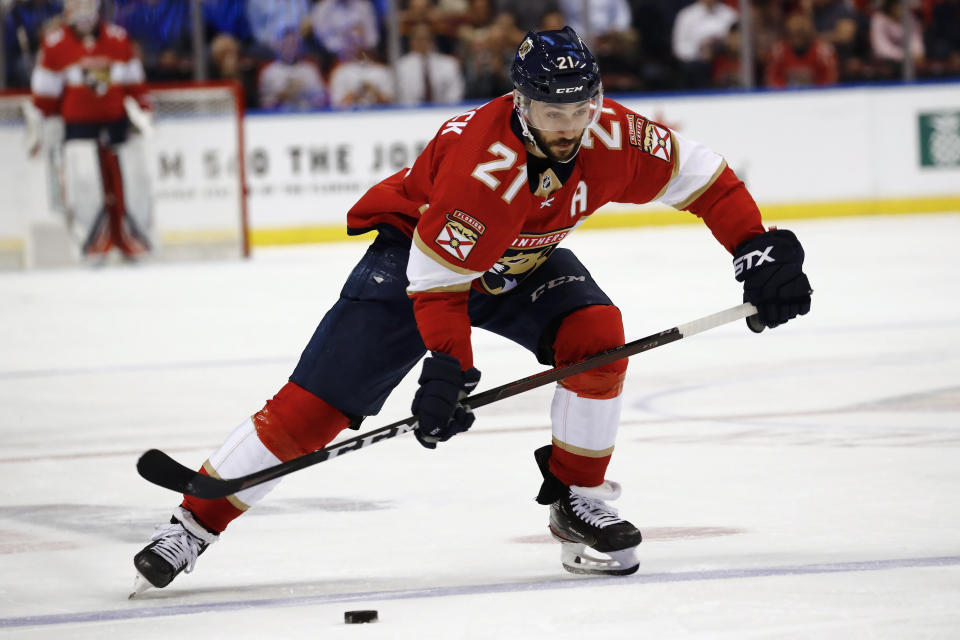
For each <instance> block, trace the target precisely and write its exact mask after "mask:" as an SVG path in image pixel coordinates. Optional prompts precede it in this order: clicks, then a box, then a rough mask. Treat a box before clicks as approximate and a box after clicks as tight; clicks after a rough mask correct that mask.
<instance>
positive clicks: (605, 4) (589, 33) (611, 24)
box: [559, 0, 631, 69]
mask: <svg viewBox="0 0 960 640" xmlns="http://www.w3.org/2000/svg"><path fill="white" fill-rule="evenodd" d="M559 2H560V10H561V11H563V15H564V16H565V17H566V19H567V24H568V25H569V26H570V27H572V28H573V30H574V31H576V32H577V33H578V34H580V35H581V37H583V39H584V40H588V41H590V43H591V46H592V43H593V41H594V40H595V39H596V38H597V36H600V35H605V34H610V33H622V32H625V31H630V30H631V27H630V21H631V14H630V5H629V4H627V0H590V2H587V3H585V2H583V0H559ZM584 9H586V11H584ZM600 68H601V69H604V67H603V66H601V67H600Z"/></svg>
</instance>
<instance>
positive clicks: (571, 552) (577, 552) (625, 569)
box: [560, 542, 640, 576]
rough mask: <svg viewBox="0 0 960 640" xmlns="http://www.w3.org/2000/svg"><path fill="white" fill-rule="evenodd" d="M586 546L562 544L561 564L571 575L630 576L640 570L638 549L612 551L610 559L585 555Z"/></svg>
mask: <svg viewBox="0 0 960 640" xmlns="http://www.w3.org/2000/svg"><path fill="white" fill-rule="evenodd" d="M584 550H585V545H583V544H580V543H573V542H564V543H562V544H561V552H560V563H561V564H562V565H563V568H564V569H566V570H567V571H569V572H570V573H577V574H581V575H583V574H586V575H606V576H628V575H630V574H632V573H636V572H637V569H639V568H640V561H639V560H638V559H637V553H636V549H635V548H633V547H631V548H629V549H623V550H620V551H610V552H609V553H607V555H609V556H610V557H609V558H598V557H596V556H591V555H589V554H587V553H584Z"/></svg>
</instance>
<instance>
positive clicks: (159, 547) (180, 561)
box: [130, 507, 218, 598]
mask: <svg viewBox="0 0 960 640" xmlns="http://www.w3.org/2000/svg"><path fill="white" fill-rule="evenodd" d="M152 540H153V541H152V542H151V543H150V544H148V545H147V546H145V547H144V548H143V549H142V550H141V551H140V552H139V553H138V554H137V555H135V556H134V557H133V566H134V567H136V569H137V575H136V577H135V578H134V585H133V592H132V593H131V594H130V597H131V598H134V597H136V596H137V595H139V594H141V593H143V592H144V591H146V590H147V589H150V588H151V587H156V588H157V589H162V588H163V587H165V586H167V585H168V584H170V583H171V582H173V579H174V578H176V577H177V576H178V575H179V574H180V573H181V572H185V573H190V572H191V571H193V567H194V565H195V564H196V562H197V557H198V556H199V555H200V554H201V553H203V552H204V551H206V550H207V547H208V546H210V545H211V544H213V543H214V542H216V541H217V540H218V536H217V535H216V534H213V533H211V532H210V531H207V530H206V529H205V528H204V527H203V526H202V525H200V523H198V522H197V521H196V520H195V519H194V518H193V514H191V513H190V512H189V511H187V510H186V509H183V508H182V507H178V508H177V510H176V512H175V513H174V515H173V517H171V518H170V524H162V525H157V527H156V531H155V532H154V534H153V538H152Z"/></svg>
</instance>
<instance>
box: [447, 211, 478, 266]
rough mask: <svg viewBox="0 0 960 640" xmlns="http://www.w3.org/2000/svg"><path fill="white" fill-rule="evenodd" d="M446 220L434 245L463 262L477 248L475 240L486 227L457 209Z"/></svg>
mask: <svg viewBox="0 0 960 640" xmlns="http://www.w3.org/2000/svg"><path fill="white" fill-rule="evenodd" d="M446 218H447V224H445V225H443V229H441V230H440V234H439V235H438V236H437V240H436V243H437V244H438V245H440V248H441V249H443V250H444V251H446V252H447V253H449V254H450V255H452V256H453V257H454V258H456V259H457V260H460V261H461V262H463V261H465V260H466V259H467V256H468V255H470V252H471V251H473V248H474V247H475V246H477V240H478V239H479V238H480V236H482V235H483V232H484V231H485V230H486V227H485V226H484V224H483V223H482V222H480V221H479V220H477V219H476V218H474V217H473V216H471V215H470V214H468V213H465V212H463V211H460V210H459V209H457V210H455V211H454V212H453V213H448V214H447V215H446Z"/></svg>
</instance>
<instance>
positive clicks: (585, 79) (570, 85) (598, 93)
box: [510, 27, 603, 130]
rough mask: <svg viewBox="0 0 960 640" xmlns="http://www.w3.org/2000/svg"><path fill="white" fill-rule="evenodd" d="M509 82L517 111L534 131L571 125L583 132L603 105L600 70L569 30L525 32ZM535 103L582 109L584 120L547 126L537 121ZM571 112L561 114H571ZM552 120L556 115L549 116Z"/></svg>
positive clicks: (595, 61) (577, 38)
mask: <svg viewBox="0 0 960 640" xmlns="http://www.w3.org/2000/svg"><path fill="white" fill-rule="evenodd" d="M510 79H511V80H512V81H513V86H514V88H515V89H516V90H517V92H516V94H515V103H516V105H517V110H518V111H519V112H520V115H521V116H523V117H524V118H525V119H526V120H527V121H528V122H529V123H530V124H532V125H533V126H534V127H536V128H538V129H547V130H559V129H567V128H570V127H571V126H572V125H571V122H572V123H573V126H575V128H583V127H585V126H588V125H589V124H590V123H591V122H595V121H596V119H597V117H598V116H599V115H600V106H601V104H602V102H603V87H602V85H601V82H600V67H599V66H598V65H597V59H596V58H594V57H593V54H592V53H590V49H588V48H587V45H586V44H584V42H583V40H581V39H580V36H578V35H577V32H576V31H574V30H573V29H571V28H570V27H564V28H563V29H559V30H556V31H541V32H539V33H537V32H533V31H528V32H527V35H526V36H525V37H524V39H523V42H521V43H520V47H519V48H518V49H517V55H516V56H515V57H514V59H513V65H512V66H511V67H510ZM536 103H545V104H547V105H556V106H557V107H560V106H562V105H582V106H583V109H584V110H581V115H587V116H588V117H587V118H586V119H584V118H582V117H579V118H574V119H573V120H572V121H571V120H570V119H568V120H567V122H565V123H561V122H557V123H551V122H550V121H549V120H548V119H546V118H545V117H544V116H543V115H542V114H540V115H539V117H538V114H537V113H535V111H536V109H535V106H536ZM572 108H573V107H572V106H571V107H570V108H565V109H564V110H565V111H568V112H571V113H572V111H571V109H572ZM532 111H534V113H532ZM541 111H542V109H541ZM553 117H554V118H556V117H557V115H556V114H553Z"/></svg>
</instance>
